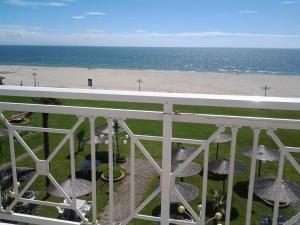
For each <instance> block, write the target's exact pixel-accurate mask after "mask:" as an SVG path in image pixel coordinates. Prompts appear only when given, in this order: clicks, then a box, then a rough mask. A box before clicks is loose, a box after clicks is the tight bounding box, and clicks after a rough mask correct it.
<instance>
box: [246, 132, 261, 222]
mask: <svg viewBox="0 0 300 225" xmlns="http://www.w3.org/2000/svg"><path fill="white" fill-rule="evenodd" d="M253 134H254V136H253V145H252V158H251V168H250V180H249V189H248V198H247V212H246V225H250V224H251V212H252V202H253V188H254V181H255V170H256V158H257V147H258V141H259V134H260V129H257V128H254V130H253Z"/></svg>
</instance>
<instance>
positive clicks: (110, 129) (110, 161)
mask: <svg viewBox="0 0 300 225" xmlns="http://www.w3.org/2000/svg"><path fill="white" fill-rule="evenodd" d="M107 123H108V169H109V176H108V179H109V184H108V186H109V224H111V225H113V224H114V180H113V179H114V149H113V134H112V133H113V120H112V119H111V118H109V119H108V120H107Z"/></svg>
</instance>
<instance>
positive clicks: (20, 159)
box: [0, 145, 43, 171]
mask: <svg viewBox="0 0 300 225" xmlns="http://www.w3.org/2000/svg"><path fill="white" fill-rule="evenodd" d="M42 149H43V146H41V145H40V146H38V147H37V148H35V149H33V150H32V151H33V152H34V153H35V154H36V153H38V152H39V151H41V150H42ZM26 157H29V155H28V154H27V152H25V153H24V154H23V155H20V156H19V157H17V158H16V161H17V162H19V161H22V160H24V159H25V158H26ZM10 166H11V163H10V162H7V163H4V164H3V165H1V166H0V171H1V170H3V169H6V168H8V167H10Z"/></svg>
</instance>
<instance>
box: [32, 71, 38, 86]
mask: <svg viewBox="0 0 300 225" xmlns="http://www.w3.org/2000/svg"><path fill="white" fill-rule="evenodd" d="M32 75H33V80H34V86H35V87H36V76H37V73H36V72H34V73H33V74H32Z"/></svg>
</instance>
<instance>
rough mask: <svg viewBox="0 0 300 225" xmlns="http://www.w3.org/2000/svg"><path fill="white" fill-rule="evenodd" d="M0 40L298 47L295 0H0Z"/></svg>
mask: <svg viewBox="0 0 300 225" xmlns="http://www.w3.org/2000/svg"><path fill="white" fill-rule="evenodd" d="M0 44H20V45H22V44H25V45H99V46H168V47H176V46H186V47H194V46H195V47H267V48H273V47H274V48H300V0H299V1H298V0H44V1H43V0H2V1H1V2H0Z"/></svg>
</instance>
